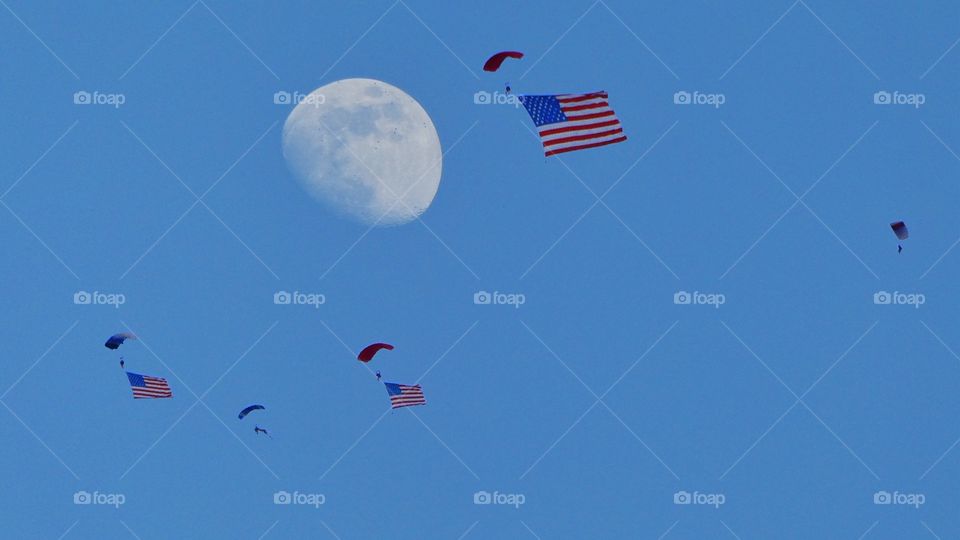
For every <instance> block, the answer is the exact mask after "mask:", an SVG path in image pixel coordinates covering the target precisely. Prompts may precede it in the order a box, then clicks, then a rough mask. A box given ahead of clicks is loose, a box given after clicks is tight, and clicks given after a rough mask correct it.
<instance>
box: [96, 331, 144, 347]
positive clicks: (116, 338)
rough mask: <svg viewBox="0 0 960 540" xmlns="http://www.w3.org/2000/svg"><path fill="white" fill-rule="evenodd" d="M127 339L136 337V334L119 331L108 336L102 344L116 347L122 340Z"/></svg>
mask: <svg viewBox="0 0 960 540" xmlns="http://www.w3.org/2000/svg"><path fill="white" fill-rule="evenodd" d="M128 339H137V336H135V335H133V334H131V333H130V332H121V333H119V334H114V335H112V336H110V339H108V340H107V342H106V343H104V344H103V346H104V347H106V348H108V349H118V348H119V347H120V345H122V344H123V342H124V341H126V340H128Z"/></svg>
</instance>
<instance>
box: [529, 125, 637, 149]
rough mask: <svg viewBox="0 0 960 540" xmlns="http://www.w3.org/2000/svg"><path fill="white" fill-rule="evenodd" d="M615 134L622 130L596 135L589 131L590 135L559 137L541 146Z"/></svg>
mask: <svg viewBox="0 0 960 540" xmlns="http://www.w3.org/2000/svg"><path fill="white" fill-rule="evenodd" d="M615 133H623V130H622V129H620V128H617V129H611V130H607V131H599V132H596V133H594V132H593V131H591V132H590V133H584V134H583V135H571V136H569V137H561V138H559V139H550V141H548V142H544V143H543V144H544V146H553V145H555V144H562V143H568V142H575V141H586V140H589V139H596V138H597V137H606V136H607V135H613V134H615Z"/></svg>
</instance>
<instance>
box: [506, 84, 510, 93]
mask: <svg viewBox="0 0 960 540" xmlns="http://www.w3.org/2000/svg"><path fill="white" fill-rule="evenodd" d="M506 94H507V95H508V96H509V95H510V83H507V88H506Z"/></svg>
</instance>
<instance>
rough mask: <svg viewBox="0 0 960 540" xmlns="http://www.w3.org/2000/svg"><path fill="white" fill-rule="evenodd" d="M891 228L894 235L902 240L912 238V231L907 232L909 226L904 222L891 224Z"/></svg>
mask: <svg viewBox="0 0 960 540" xmlns="http://www.w3.org/2000/svg"><path fill="white" fill-rule="evenodd" d="M890 228H891V229H893V234H895V235H897V238H899V239H900V240H906V239H907V238H909V237H910V231H908V230H907V225H906V224H905V223H904V222H902V221H898V222H896V223H891V224H890Z"/></svg>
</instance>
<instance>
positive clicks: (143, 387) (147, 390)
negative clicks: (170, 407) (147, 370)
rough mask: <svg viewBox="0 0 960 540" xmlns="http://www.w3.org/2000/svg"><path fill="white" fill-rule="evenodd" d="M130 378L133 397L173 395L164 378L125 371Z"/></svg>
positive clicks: (145, 397) (144, 397)
mask: <svg viewBox="0 0 960 540" xmlns="http://www.w3.org/2000/svg"><path fill="white" fill-rule="evenodd" d="M127 378H128V379H130V388H131V389H132V390H133V399H150V398H169V397H173V392H172V391H170V385H169V384H167V380H166V379H161V378H160V377H151V376H149V375H140V374H139V373H130V372H129V371H128V372H127Z"/></svg>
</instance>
